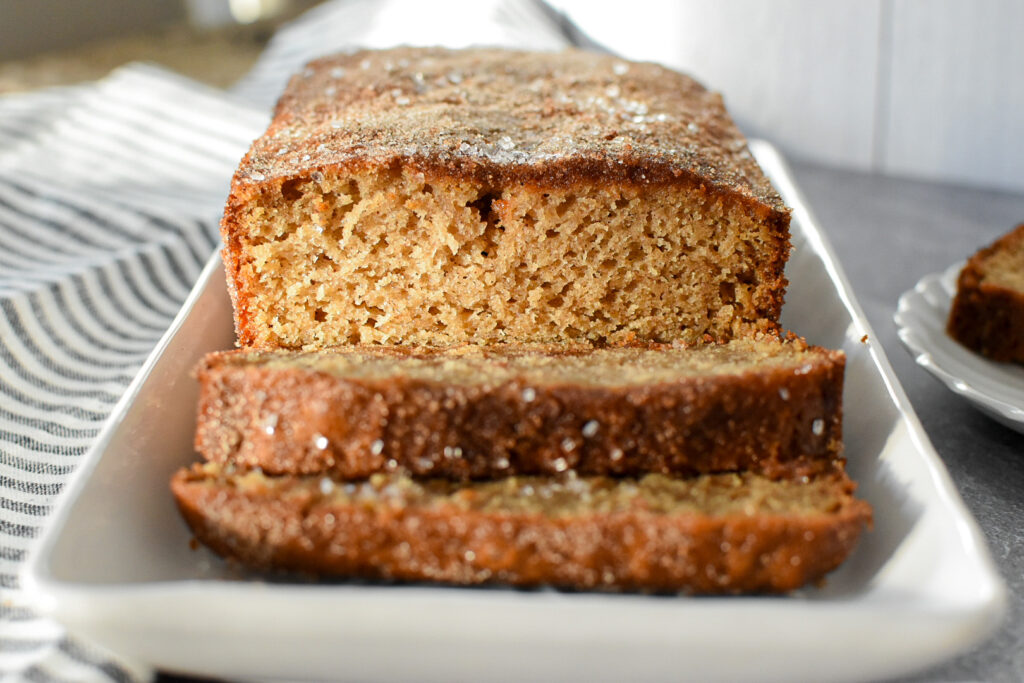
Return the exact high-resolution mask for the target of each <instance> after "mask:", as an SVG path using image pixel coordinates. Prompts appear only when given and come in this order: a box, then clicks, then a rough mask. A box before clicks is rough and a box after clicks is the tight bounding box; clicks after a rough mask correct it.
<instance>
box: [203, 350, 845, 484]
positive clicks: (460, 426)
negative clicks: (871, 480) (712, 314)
mask: <svg viewBox="0 0 1024 683" xmlns="http://www.w3.org/2000/svg"><path fill="white" fill-rule="evenodd" d="M734 347H740V348H741V349H742V350H736V351H734V352H731V353H732V356H730V359H731V361H732V362H736V363H743V364H744V366H743V367H742V368H740V369H739V370H737V369H735V368H733V369H730V368H728V367H724V365H723V366H722V367H715V368H714V369H708V370H707V371H706V372H704V373H701V374H699V375H693V374H691V375H687V372H686V369H687V366H693V365H695V364H696V363H697V361H696V360H694V359H695V358H699V357H700V355H699V351H700V349H672V348H660V349H650V350H648V351H645V350H640V349H638V350H637V353H638V354H645V353H646V354H647V355H644V356H640V357H633V356H632V355H630V356H628V357H626V358H622V357H623V356H624V355H625V353H631V352H632V350H628V351H625V352H624V353H617V352H616V351H614V350H589V351H584V352H580V353H582V354H583V358H584V359H585V360H584V363H585V364H587V365H589V366H590V367H592V368H593V370H594V375H595V376H598V373H601V372H608V371H614V372H615V373H617V374H618V375H619V376H623V377H626V376H630V375H632V376H634V377H636V376H639V375H640V374H641V373H643V372H644V367H645V366H644V363H645V362H646V363H648V364H650V363H653V362H655V361H654V360H651V359H652V358H655V359H656V360H657V361H659V362H672V363H676V364H677V365H678V367H679V371H678V373H676V374H672V373H670V376H669V377H668V378H666V377H665V376H652V377H651V379H650V381H644V382H639V383H635V384H631V385H618V386H616V385H614V384H613V385H612V386H600V385H596V384H593V383H591V384H589V385H588V384H586V383H581V382H580V381H565V380H560V379H559V378H558V377H557V376H554V377H552V378H551V379H550V380H548V379H546V378H545V379H542V380H541V381H537V379H538V378H537V377H534V378H533V379H531V378H530V377H529V376H527V375H526V374H525V372H520V371H513V372H511V373H509V372H506V366H507V364H508V363H509V362H510V358H511V357H512V356H513V355H514V354H515V353H521V354H525V355H526V356H528V357H529V358H531V359H533V358H538V359H539V360H538V362H541V361H547V360H548V359H552V358H555V359H557V358H562V359H564V358H565V356H566V354H567V353H569V352H568V351H567V350H565V349H562V350H556V349H554V348H545V349H544V350H543V351H532V350H531V351H524V350H523V349H513V350H508V349H504V350H501V351H498V350H494V351H481V350H478V349H473V350H474V351H475V352H477V353H484V354H486V355H485V360H482V361H480V360H477V362H472V363H471V362H470V360H469V359H467V356H466V355H465V354H466V349H458V350H456V351H455V352H454V353H453V352H450V351H449V352H442V351H428V350H425V349H421V350H410V349H398V348H391V349H388V348H379V347H367V348H365V349H362V350H360V349H339V350H337V351H336V352H334V354H335V357H337V358H339V359H344V358H346V357H347V356H348V355H349V354H352V353H355V352H359V353H362V354H367V355H368V356H369V357H370V358H371V360H372V359H373V358H391V357H392V356H394V357H395V358H396V361H397V362H395V363H391V364H390V365H389V367H388V370H387V371H386V374H385V375H384V376H369V377H368V376H365V374H362V375H361V374H360V373H354V374H353V373H351V372H349V373H336V372H331V371H330V366H331V362H332V360H331V358H332V354H331V353H322V354H293V355H289V354H286V353H277V354H273V353H265V354H251V353H245V352H228V353H216V354H211V355H210V356H208V357H207V358H206V359H205V360H204V362H203V364H202V365H201V367H200V369H199V373H198V375H199V380H200V385H201V392H200V403H199V417H198V427H197V432H196V449H197V450H198V451H199V452H200V453H201V454H203V456H204V457H206V458H207V459H208V460H211V461H214V462H218V463H224V464H228V463H230V464H234V465H238V466H244V467H259V468H261V469H262V470H264V471H265V472H268V473H272V474H284V473H288V474H315V473H327V474H329V475H331V476H335V477H339V478H343V479H348V478H362V477H366V476H369V475H370V474H372V473H374V472H379V471H384V470H387V469H402V470H405V471H407V472H410V473H412V474H414V475H417V476H430V477H442V478H451V479H460V480H465V479H484V478H490V477H503V476H509V475H514V474H556V473H559V472H564V471H566V470H569V469H572V470H576V471H577V472H579V473H580V474H586V475H605V474H607V475H617V476H629V475H636V474H639V473H645V472H663V473H674V474H683V475H685V474H693V473H699V472H723V471H737V470H743V469H750V470H752V471H755V472H758V473H761V474H764V475H767V476H772V477H779V476H788V475H791V474H793V472H794V471H795V470H799V471H801V472H803V473H812V472H814V471H816V470H820V469H822V468H824V467H830V466H831V463H832V462H833V461H834V460H835V459H837V458H838V457H839V456H840V452H841V448H842V446H841V444H842V391H843V370H844V365H845V357H844V356H843V354H842V353H841V352H837V351H826V350H824V349H820V348H816V347H810V348H807V347H805V346H804V345H803V344H802V343H801V342H799V341H795V342H790V343H789V344H788V345H785V344H784V345H779V344H778V343H777V342H770V341H765V342H763V343H761V344H754V343H749V342H734V343H733V344H731V345H726V346H722V347H716V348H714V349H710V350H712V351H717V350H718V349H733V348H734ZM793 347H797V348H798V350H794V348H793ZM530 354H533V355H532V356H531V355H530ZM783 354H787V355H786V357H785V358H784V359H782V360H780V357H782V356H783ZM413 356H415V357H418V358H427V359H431V360H432V361H433V359H435V358H441V359H446V360H445V361H444V362H446V363H450V364H454V366H455V367H457V368H464V370H463V371H462V372H464V373H465V372H479V380H478V381H474V382H472V383H462V382H457V381H453V379H452V375H453V374H455V370H453V369H452V368H448V369H447V371H446V374H445V375H444V376H441V375H439V376H437V377H436V379H435V378H434V377H433V375H431V376H429V377H427V378H424V376H423V375H422V374H420V375H417V376H412V374H411V372H410V371H411V370H412V368H410V367H409V363H408V361H407V362H406V363H405V364H404V365H403V363H402V358H406V359H408V358H409V357H413ZM762 356H763V358H762ZM772 356H775V358H774V362H771V363H767V362H765V361H766V360H773V359H772V358H771V357H772ZM723 358H724V356H722V355H719V354H715V356H714V359H709V360H708V361H706V362H707V363H708V364H709V365H713V364H714V363H719V362H721V361H722V360H723ZM643 359H646V360H643ZM359 362H363V361H359ZM437 362H439V363H440V361H437ZM565 362H566V361H565V360H563V361H562V363H563V364H564V363H565ZM618 364H621V366H620V365H618ZM392 366H393V367H392ZM620 368H621V369H620ZM557 370H558V369H553V370H548V371H546V373H545V374H548V375H549V374H550V373H553V372H557ZM485 373H488V374H486V375H485ZM490 375H495V376H493V377H492V376H490Z"/></svg>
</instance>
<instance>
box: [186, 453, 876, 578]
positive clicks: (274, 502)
mask: <svg viewBox="0 0 1024 683" xmlns="http://www.w3.org/2000/svg"><path fill="white" fill-rule="evenodd" d="M652 476H655V477H656V476H658V475H652ZM325 481H326V480H319V481H318V480H317V479H316V478H307V479H300V478H291V477H286V478H283V479H277V480H274V479H270V478H264V477H262V476H261V475H256V476H255V477H254V475H251V474H250V475H244V476H243V475H238V476H233V475H225V474H223V473H220V472H218V470H217V469H216V468H215V467H213V466H209V465H208V466H206V467H205V468H204V467H203V466H198V465H197V466H195V467H193V468H192V469H191V470H189V469H185V470H182V471H180V472H179V473H178V474H177V475H176V476H175V478H174V480H173V482H172V489H173V491H174V494H175V496H176V498H177V501H178V505H179V507H180V509H181V511H182V514H183V515H184V517H185V519H186V520H187V521H188V523H189V525H190V526H191V527H192V529H193V531H194V533H195V534H196V536H197V537H198V538H199V540H200V541H202V542H203V543H205V544H207V545H208V546H210V547H211V548H212V549H213V550H215V551H216V552H218V553H219V554H221V555H223V556H225V557H227V558H231V559H234V560H237V561H239V562H241V563H243V564H245V565H247V566H252V567H256V568H271V569H283V570H292V571H300V572H308V573H312V574H315V575H318V576H342V577H368V578H383V579H397V580H412V581H439V582H445V583H455V584H479V583H489V582H500V583H504V584H511V585H521V586H537V585H554V586H561V587H568V588H577V589H604V590H643V591H659V592H679V591H683V592H689V593H706V594H725V593H740V592H767V593H778V592H786V591H790V590H793V589H796V588H799V587H800V586H803V585H806V584H808V583H811V582H816V581H819V580H821V579H822V578H823V577H824V576H825V574H826V573H828V572H829V571H831V570H833V569H834V568H835V567H837V566H838V565H839V564H840V563H841V562H842V561H843V560H844V559H845V558H846V557H847V556H848V555H849V553H850V552H851V551H852V549H853V547H854V546H855V545H856V542H857V540H858V538H859V536H860V533H861V531H862V530H863V528H864V526H865V525H867V524H870V519H871V512H870V508H869V507H868V505H867V504H866V503H864V502H862V501H858V500H855V499H854V498H853V497H852V495H851V492H852V489H853V485H852V483H851V482H850V481H849V480H848V479H846V478H845V475H843V474H842V473H841V472H837V473H835V474H834V475H830V476H829V477H827V481H828V482H829V483H828V488H829V489H830V492H829V497H828V499H827V500H826V501H825V502H824V503H822V504H821V505H820V506H817V507H816V506H814V505H808V508H807V509H806V510H797V511H788V512H782V513H773V512H772V511H766V510H760V509H759V510H758V511H757V512H753V513H744V512H742V511H729V512H724V513H722V514H716V512H715V511H714V510H707V511H701V510H693V509H680V510H675V511H673V510H669V511H664V510H657V509H653V508H650V507H647V506H645V505H628V506H625V507H622V508H615V507H612V508H610V509H608V508H602V506H600V505H593V506H589V507H588V506H582V507H580V508H578V509H575V510H574V511H573V512H572V513H571V514H568V515H564V514H563V515H560V514H548V513H545V512H543V510H540V509H538V510H531V509H522V508H521V507H518V506H514V507H513V506H508V507H506V506H501V505H497V506H486V505H478V506H469V507H467V506H465V505H460V504H459V499H466V498H467V497H469V496H471V495H472V493H473V492H472V491H471V490H467V489H463V490H461V491H459V492H457V493H455V494H454V496H452V497H448V496H442V495H434V496H428V497H426V498H423V497H419V498H417V497H414V496H410V495H408V494H407V493H406V492H405V490H404V489H403V482H402V481H398V480H394V481H385V482H382V483H380V484H377V485H371V484H366V485H363V486H364V489H362V490H366V487H369V490H370V491H371V492H370V493H369V494H368V495H364V494H360V493H359V491H360V490H361V489H357V488H355V487H354V486H353V488H354V490H355V492H354V493H353V494H351V495H346V496H343V497H340V496H336V495H333V494H331V493H325V490H326V489H328V488H333V487H334V486H335V484H333V483H331V484H329V485H328V486H327V487H325V486H324V482H325ZM580 481H581V482H582V481H583V480H580ZM749 482H750V477H747V478H746V479H744V483H743V484H742V485H741V487H740V488H739V489H737V494H736V495H738V496H740V497H741V498H742V496H743V495H745V494H744V493H743V492H744V491H749V490H753V489H754V488H756V487H758V486H759V485H758V484H756V483H755V484H750V483H749ZM819 484H820V482H817V481H813V482H811V483H810V484H808V486H817V485H819ZM404 485H408V482H404ZM610 485H611V486H618V487H624V486H634V487H635V486H637V484H636V483H635V482H633V483H631V482H629V481H625V482H624V481H621V480H620V481H619V482H618V483H611V484H610ZM641 485H642V484H641ZM472 486H473V485H470V487H472ZM584 486H590V483H589V482H586V483H585V484H584ZM521 488H525V485H524V486H521ZM530 493H533V492H532V491H530ZM749 504H750V505H751V506H753V507H755V508H756V507H758V506H759V505H760V503H759V501H757V500H756V496H755V495H753V494H751V500H750V503H749ZM818 507H820V508H821V509H818Z"/></svg>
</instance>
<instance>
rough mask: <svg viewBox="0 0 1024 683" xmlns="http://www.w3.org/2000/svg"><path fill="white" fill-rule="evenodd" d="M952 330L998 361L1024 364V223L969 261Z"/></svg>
mask: <svg viewBox="0 0 1024 683" xmlns="http://www.w3.org/2000/svg"><path fill="white" fill-rule="evenodd" d="M947 330H948V332H949V334H950V336H952V337H953V338H954V339H956V340H957V341H959V342H960V343H961V344H963V345H964V346H966V347H968V348H969V349H972V350H973V351H976V352H978V353H980V354H982V355H984V356H987V357H989V358H991V359H993V360H996V361H1015V362H1018V363H1024V223H1022V224H1021V225H1018V226H1017V228H1016V229H1014V230H1013V231H1012V232H1010V233H1008V234H1006V235H1004V236H1002V237H1001V238H999V239H998V240H996V242H995V243H993V244H991V245H990V246H988V247H985V248H984V249H982V250H981V251H979V252H978V253H976V254H974V255H973V256H972V257H971V258H970V259H969V260H968V261H967V265H966V266H964V269H963V270H962V271H960V277H959V279H958V280H957V291H956V295H955V296H954V298H953V306H952V308H951V310H950V314H949V322H948V325H947Z"/></svg>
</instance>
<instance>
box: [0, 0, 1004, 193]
mask: <svg viewBox="0 0 1024 683" xmlns="http://www.w3.org/2000/svg"><path fill="white" fill-rule="evenodd" d="M316 4H318V3H317V2H315V1H314V0H88V1H82V0H0V93H3V92H13V91H17V90H25V89H31V88H37V87H41V86H45V85H51V84H59V83H69V82H75V81H82V80H92V79H95V78H99V77H101V76H102V75H104V74H105V73H106V72H108V71H109V70H110V69H112V68H114V67H115V66H117V65H119V64H121V63H124V62H127V61H132V60H140V59H141V60H148V61H155V62H158V63H162V64H164V65H166V66H168V67H170V68H171V69H174V70H176V71H179V72H181V73H184V74H186V75H188V76H190V77H193V78H197V79H199V80H203V81H205V82H207V83H210V84H212V85H215V86H218V87H226V86H228V85H230V84H231V83H233V82H234V81H235V80H236V79H238V78H239V77H240V76H242V75H243V74H244V73H245V72H246V71H247V70H248V69H249V67H250V66H251V65H252V63H253V62H254V61H255V59H256V57H257V56H258V55H259V53H260V51H261V50H262V48H263V46H264V44H265V43H266V41H267V40H268V38H269V37H270V36H271V35H272V33H273V30H274V28H275V27H276V26H277V25H279V24H280V23H282V22H284V21H286V20H287V19H289V18H292V17H294V16H296V15H298V14H299V13H301V12H302V11H304V10H306V9H309V8H310V7H312V6H313V5H316ZM433 4H434V3H418V6H419V7H420V8H423V7H430V6H431V5H433ZM550 4H551V5H552V6H554V7H555V8H557V9H558V10H559V11H562V12H564V13H565V14H566V15H567V16H568V17H569V18H571V20H572V21H573V22H575V23H576V24H577V25H578V26H579V27H580V28H581V29H582V30H583V31H584V32H585V33H587V34H589V35H590V36H591V37H592V38H593V39H594V40H596V41H597V42H599V43H601V44H603V45H605V46H607V47H608V48H609V49H611V50H613V51H615V52H618V53H620V54H622V55H623V56H625V57H627V58H630V59H641V60H651V61H657V62H662V63H664V64H667V65H670V66H673V67H676V68H680V69H683V70H685V71H687V72H689V73H691V74H693V75H695V76H696V77H697V78H698V79H700V80H702V81H704V82H705V83H706V84H708V85H709V86H710V87H711V88H713V89H715V90H719V91H721V92H722V93H723V94H724V95H725V98H726V102H727V104H728V106H729V107H730V109H731V111H732V112H733V115H734V116H735V117H736V119H737V120H738V122H739V123H740V125H741V127H742V128H743V129H744V130H745V131H746V132H747V133H748V135H752V136H759V137H765V138H767V139H769V140H771V141H773V142H775V143H776V144H777V145H779V146H780V147H781V148H782V150H783V151H784V152H785V153H786V154H788V155H789V156H791V157H793V158H795V159H799V160H805V161H811V162H817V163H823V164H828V165H831V166H835V167H839V168H847V169H853V170H861V171H873V172H879V173H884V174H892V175H897V176H904V177H911V178H919V179H927V180H940V181H947V182H954V183H959V184H965V185H971V186H976V187H986V188H992V189H1004V190H1013V191H1021V190H1024V114H1022V112H1024V41H1022V40H1021V39H1020V36H1021V34H1022V33H1024V2H1020V1H1019V0H981V1H977V2H976V1H974V0H830V1H829V2H821V1H820V0H718V1H716V2H708V1H707V0H629V2H616V1H612V0H607V1H595V0H551V1H550ZM436 6H437V7H438V18H439V20H440V21H443V22H444V23H445V25H446V26H448V27H449V28H451V27H455V29H457V28H458V26H459V24H458V22H459V21H460V19H462V18H464V17H465V16H467V15H470V14H472V13H473V12H479V11H484V10H483V9H482V7H486V6H487V5H486V3H485V4H484V5H480V4H479V3H474V2H471V1H470V0H466V1H465V2H463V3H452V2H444V3H440V4H438V5H436ZM411 42H419V43H421V44H430V43H431V42H432V37H431V32H430V31H429V30H427V29H426V28H424V30H423V31H422V33H421V38H419V39H411ZM466 42H467V43H472V42H473V41H472V40H471V39H470V38H467V41H466Z"/></svg>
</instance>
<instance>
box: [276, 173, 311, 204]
mask: <svg viewBox="0 0 1024 683" xmlns="http://www.w3.org/2000/svg"><path fill="white" fill-rule="evenodd" d="M304 182H306V179H305V178H293V179H291V180H286V181H285V182H284V183H282V185H281V196H282V197H284V198H285V199H286V200H287V201H290V202H294V201H296V200H298V199H300V198H301V197H302V188H301V187H299V186H300V185H301V184H302V183H304Z"/></svg>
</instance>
